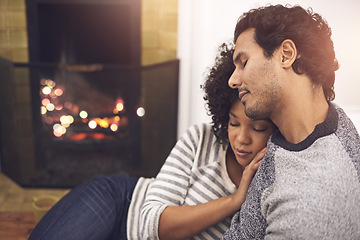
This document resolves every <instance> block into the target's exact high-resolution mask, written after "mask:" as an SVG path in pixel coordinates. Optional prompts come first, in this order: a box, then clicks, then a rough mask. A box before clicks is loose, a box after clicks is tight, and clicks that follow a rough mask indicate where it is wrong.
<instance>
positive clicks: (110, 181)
mask: <svg viewBox="0 0 360 240" xmlns="http://www.w3.org/2000/svg"><path fill="white" fill-rule="evenodd" d="M137 181H138V179H137V178H131V177H127V176H122V175H110V176H104V177H99V178H96V179H94V180H91V181H89V182H86V183H84V184H82V185H80V186H78V187H76V188H74V189H73V190H71V191H70V192H69V193H68V194H67V195H65V196H64V197H63V198H62V199H61V200H60V201H59V202H58V203H57V204H56V205H55V206H54V207H53V208H51V209H50V211H49V212H48V213H47V214H46V215H45V216H44V217H43V218H42V219H41V220H40V222H39V223H38V224H37V226H36V227H35V229H34V230H33V232H32V233H31V235H30V238H29V240H40V239H44V240H45V239H46V240H49V239H51V240H65V239H66V240H71V239H74V240H75V239H76V240H82V239H84V240H85V239H86V240H91V239H94V240H102V239H104V240H105V239H111V240H113V239H114V240H115V239H126V220H127V214H128V209H129V205H130V202H131V197H132V193H133V191H134V188H135V185H136V183H137Z"/></svg>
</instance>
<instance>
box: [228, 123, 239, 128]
mask: <svg viewBox="0 0 360 240" xmlns="http://www.w3.org/2000/svg"><path fill="white" fill-rule="evenodd" d="M229 125H230V126H232V127H238V126H240V123H232V122H229Z"/></svg>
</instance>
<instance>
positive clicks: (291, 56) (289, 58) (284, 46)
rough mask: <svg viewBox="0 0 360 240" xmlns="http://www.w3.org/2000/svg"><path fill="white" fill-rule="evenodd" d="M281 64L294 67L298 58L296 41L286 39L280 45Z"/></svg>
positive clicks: (285, 66)
mask: <svg viewBox="0 0 360 240" xmlns="http://www.w3.org/2000/svg"><path fill="white" fill-rule="evenodd" d="M280 54H281V64H282V66H283V67H284V68H290V67H292V65H293V63H294V62H295V60H296V58H297V49H296V46H295V43H294V42H293V41H292V40H290V39H285V40H284V41H283V42H282V43H281V45H280Z"/></svg>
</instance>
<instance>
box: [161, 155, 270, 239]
mask: <svg viewBox="0 0 360 240" xmlns="http://www.w3.org/2000/svg"><path fill="white" fill-rule="evenodd" d="M265 153H266V149H263V150H262V151H260V152H259V153H258V154H257V155H256V156H255V158H254V159H253V160H252V161H251V162H250V164H249V165H248V166H247V167H246V168H245V169H244V172H243V174H242V178H241V181H240V184H239V187H238V190H237V191H236V192H235V193H234V194H231V195H228V196H225V197H221V198H218V199H215V200H212V201H209V202H207V203H203V204H199V205H194V206H168V207H166V208H165V210H164V211H163V212H162V214H161V215H160V223H159V237H160V239H161V240H164V239H172V240H173V239H187V238H189V237H192V236H194V235H196V234H198V233H200V232H202V231H204V230H206V229H207V228H209V227H211V226H213V225H215V224H216V223H218V222H220V221H222V220H223V219H225V218H226V217H228V216H230V215H231V214H233V213H234V212H235V211H237V210H239V209H240V208H241V205H242V204H243V202H244V201H245V197H246V193H247V190H248V188H249V185H250V182H251V179H252V177H253V176H254V173H255V171H256V170H257V169H258V167H259V165H260V163H261V160H262V158H263V157H264V156H265Z"/></svg>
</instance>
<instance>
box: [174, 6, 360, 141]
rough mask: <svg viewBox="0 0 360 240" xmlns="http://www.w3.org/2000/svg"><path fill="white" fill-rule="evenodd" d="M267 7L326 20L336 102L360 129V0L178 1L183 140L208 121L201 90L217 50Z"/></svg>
mask: <svg viewBox="0 0 360 240" xmlns="http://www.w3.org/2000/svg"><path fill="white" fill-rule="evenodd" d="M267 3H271V4H277V3H280V4H286V3H289V4H291V5H295V4H298V5H300V6H302V7H304V8H308V7H312V8H313V10H314V11H315V12H317V13H320V14H321V15H322V16H323V17H324V18H325V19H326V20H327V21H328V23H329V25H330V27H331V28H332V31H333V41H334V45H335V52H336V55H337V58H338V60H339V62H340V69H339V70H338V71H337V72H336V81H335V94H336V98H335V101H334V102H335V103H337V104H339V105H340V106H342V107H343V108H344V110H345V111H346V112H347V113H348V114H349V116H350V118H352V119H353V121H354V123H355V125H356V127H357V129H358V130H359V131H360V76H359V75H360V74H359V72H358V71H359V69H360V67H359V66H358V65H360V26H359V25H360V14H359V12H360V1H358V0H342V1H331V2H329V1H328V0H317V1H311V0H298V1H293V0H288V1H272V0H269V1H251V0H178V4H179V19H178V23H179V25H178V31H179V35H178V36H179V38H178V57H179V59H180V92H179V118H178V135H179V136H180V135H181V134H182V133H183V132H184V131H185V130H186V129H187V127H188V126H190V125H192V124H194V123H199V122H209V121H210V118H209V117H208V116H207V115H206V111H205V103H204V100H203V95H204V93H203V91H202V90H201V89H200V85H201V84H202V83H203V80H204V72H205V71H206V70H207V69H208V68H209V67H211V65H212V63H213V61H214V58H215V54H216V50H217V47H218V46H219V45H220V44H221V43H222V42H224V41H227V40H231V39H232V37H233V31H234V28H235V24H236V21H237V19H238V17H239V16H240V15H241V14H242V13H243V12H246V11H248V10H250V9H251V8H254V7H258V6H263V5H265V4H267Z"/></svg>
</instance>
